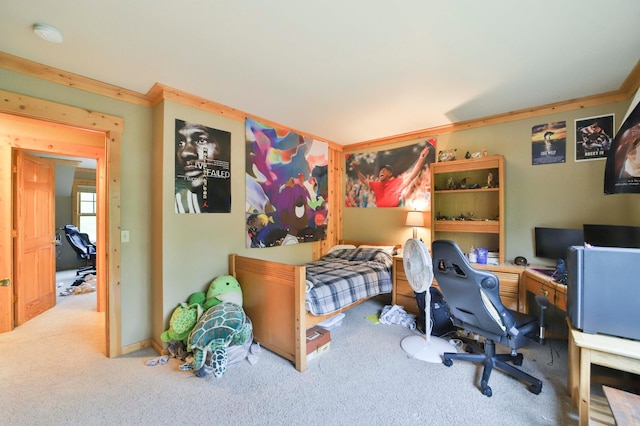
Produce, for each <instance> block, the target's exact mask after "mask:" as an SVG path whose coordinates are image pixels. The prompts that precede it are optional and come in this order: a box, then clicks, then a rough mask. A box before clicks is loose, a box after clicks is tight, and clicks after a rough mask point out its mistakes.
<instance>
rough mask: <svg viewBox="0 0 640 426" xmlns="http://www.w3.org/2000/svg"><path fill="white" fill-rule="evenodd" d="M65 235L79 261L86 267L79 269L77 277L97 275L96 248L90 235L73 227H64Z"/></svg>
mask: <svg viewBox="0 0 640 426" xmlns="http://www.w3.org/2000/svg"><path fill="white" fill-rule="evenodd" d="M64 235H65V237H67V241H69V244H70V245H71V247H73V249H74V250H75V252H76V254H77V255H78V259H80V260H83V261H84V262H85V266H81V267H80V268H78V271H77V272H76V275H83V276H84V275H87V274H95V272H96V246H95V244H93V243H92V242H91V240H89V235H87V234H85V233H83V232H80V230H79V229H78V228H77V227H75V226H73V225H65V226H64Z"/></svg>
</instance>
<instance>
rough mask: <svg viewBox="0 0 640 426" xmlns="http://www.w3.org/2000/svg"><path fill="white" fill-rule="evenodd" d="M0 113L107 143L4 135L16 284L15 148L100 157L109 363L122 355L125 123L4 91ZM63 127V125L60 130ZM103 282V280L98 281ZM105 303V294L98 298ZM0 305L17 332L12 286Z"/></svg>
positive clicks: (0, 251) (0, 169) (2, 212)
mask: <svg viewBox="0 0 640 426" xmlns="http://www.w3.org/2000/svg"><path fill="white" fill-rule="evenodd" d="M0 96H2V100H3V102H2V104H0V113H2V114H7V115H9V116H12V117H14V118H16V119H18V120H19V119H20V118H22V119H31V120H38V121H40V122H45V123H53V124H54V125H52V126H51V128H50V130H51V131H52V132H54V133H56V132H60V134H61V135H62V134H65V132H67V133H68V132H70V131H72V132H76V134H80V135H81V134H82V133H83V132H84V133H85V134H88V133H93V135H92V136H93V137H87V140H89V139H91V140H95V139H96V137H95V136H96V132H97V133H99V134H101V135H103V137H102V139H101V140H103V141H104V142H103V144H102V145H101V146H98V145H96V144H94V143H92V142H85V141H84V140H83V139H82V138H74V139H77V140H78V141H77V142H71V141H70V139H66V140H65V139H64V138H55V137H52V138H25V137H20V135H7V134H0V182H1V183H0V231H2V232H0V280H3V279H5V278H8V279H9V280H10V283H13V279H14V275H13V272H14V271H13V229H14V228H13V224H12V209H13V200H12V188H11V182H12V175H11V173H12V170H11V169H12V164H11V151H12V149H14V148H17V149H28V150H33V151H40V152H48V153H63V154H65V153H69V152H72V153H74V155H79V156H83V157H90V158H97V159H98V161H97V169H96V187H97V188H96V189H97V190H98V193H99V200H98V203H99V204H98V209H99V215H100V217H101V218H103V219H104V225H103V226H99V227H98V247H97V252H98V258H97V266H98V276H99V277H100V276H102V277H104V278H103V279H104V281H103V282H104V283H105V285H104V286H102V287H104V290H105V291H106V295H105V296H106V297H103V300H105V301H106V303H105V305H106V306H103V307H102V308H103V309H100V306H99V310H103V311H105V312H106V315H105V316H106V319H105V329H106V336H105V340H106V355H107V356H108V357H110V358H113V357H117V356H119V355H121V354H122V332H121V323H122V318H121V304H120V186H121V183H120V174H121V170H120V169H121V149H120V147H121V139H122V132H123V130H124V120H123V119H122V118H121V117H116V116H111V115H106V114H102V113H97V112H91V111H87V110H85V109H81V108H76V107H71V106H67V105H63V104H59V103H55V102H50V101H45V100H42V99H37V98H32V97H28V96H24V95H20V94H16V93H12V92H7V91H4V90H0ZM58 125H59V126H58ZM99 279H100V278H99ZM98 299H99V300H100V295H98ZM0 306H11V309H10V312H8V310H5V309H3V310H2V311H3V312H2V313H0V332H6V331H10V330H12V329H13V327H14V324H13V315H14V313H13V285H12V284H10V285H8V286H0Z"/></svg>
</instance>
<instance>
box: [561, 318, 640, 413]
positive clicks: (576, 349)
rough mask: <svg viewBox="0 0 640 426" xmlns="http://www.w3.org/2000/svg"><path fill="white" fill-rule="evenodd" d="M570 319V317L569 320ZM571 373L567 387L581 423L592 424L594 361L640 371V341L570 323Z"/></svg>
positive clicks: (620, 368)
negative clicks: (583, 330) (585, 330)
mask: <svg viewBox="0 0 640 426" xmlns="http://www.w3.org/2000/svg"><path fill="white" fill-rule="evenodd" d="M567 322H568V323H569V321H567ZM567 361H568V363H567V365H568V366H569V375H568V377H567V389H568V390H569V392H570V394H571V402H572V403H573V405H574V406H577V407H578V413H579V415H580V424H581V425H588V424H589V404H590V402H591V364H597V365H602V366H604V367H609V368H613V369H616V370H621V371H628V372H629V373H634V374H640V341H637V340H630V339H622V338H620V337H613V336H606V335H602V334H587V333H583V332H581V331H579V330H576V329H575V328H573V327H572V326H571V324H570V323H569V353H568V360H567Z"/></svg>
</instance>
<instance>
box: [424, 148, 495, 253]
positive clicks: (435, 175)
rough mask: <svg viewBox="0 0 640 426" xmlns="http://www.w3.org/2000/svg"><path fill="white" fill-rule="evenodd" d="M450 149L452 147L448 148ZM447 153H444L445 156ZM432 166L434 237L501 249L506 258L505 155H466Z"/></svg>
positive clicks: (466, 244) (468, 244)
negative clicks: (460, 158) (459, 158)
mask: <svg viewBox="0 0 640 426" xmlns="http://www.w3.org/2000/svg"><path fill="white" fill-rule="evenodd" d="M449 151H451V150H449ZM444 157H445V156H444V155H443V158H444ZM465 157H468V158H465V159H462V160H451V158H453V155H451V152H449V155H448V156H446V158H447V160H444V161H440V162H437V163H435V164H433V165H432V167H431V183H432V188H431V189H432V193H431V212H432V223H433V226H432V238H433V239H440V238H444V239H452V240H455V241H456V242H458V244H459V245H460V246H461V247H464V248H466V247H467V246H470V245H474V246H475V247H486V248H490V249H492V250H494V251H498V252H500V253H501V259H500V262H501V263H502V262H503V261H504V259H502V257H503V256H504V255H503V253H504V222H503V217H504V188H503V185H502V183H503V182H504V181H503V179H504V176H503V173H504V157H503V156H501V155H493V156H485V155H484V154H479V155H471V154H470V155H467V156H465Z"/></svg>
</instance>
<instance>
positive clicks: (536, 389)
mask: <svg viewBox="0 0 640 426" xmlns="http://www.w3.org/2000/svg"><path fill="white" fill-rule="evenodd" d="M529 392H531V393H533V394H536V395H540V392H542V383H540V384H535V385H531V386H529Z"/></svg>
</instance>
